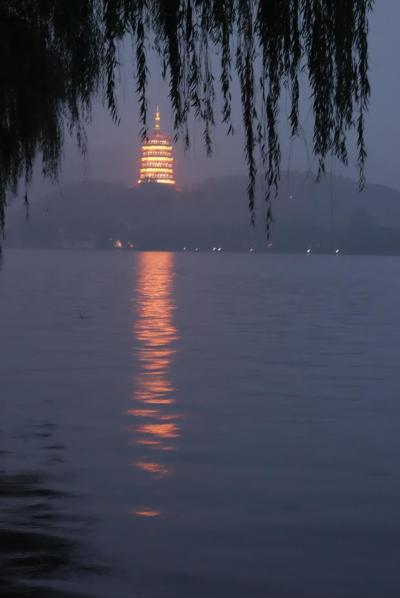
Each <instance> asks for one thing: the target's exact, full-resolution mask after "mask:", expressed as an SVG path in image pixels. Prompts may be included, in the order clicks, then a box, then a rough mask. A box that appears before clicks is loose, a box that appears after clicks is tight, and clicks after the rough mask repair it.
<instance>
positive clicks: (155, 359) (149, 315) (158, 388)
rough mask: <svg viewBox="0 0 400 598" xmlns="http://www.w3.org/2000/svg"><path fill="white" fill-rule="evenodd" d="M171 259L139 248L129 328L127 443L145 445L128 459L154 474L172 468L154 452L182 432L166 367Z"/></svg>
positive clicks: (173, 333)
mask: <svg viewBox="0 0 400 598" xmlns="http://www.w3.org/2000/svg"><path fill="white" fill-rule="evenodd" d="M174 259H175V258H174V255H173V254H172V253H142V254H138V276H137V286H136V322H135V325H134V328H133V334H134V338H135V346H136V347H137V360H138V363H139V365H140V371H139V374H138V376H137V377H136V383H135V391H134V397H133V399H134V401H135V402H136V406H135V408H133V409H129V410H128V411H127V414H128V415H129V416H131V417H133V418H135V420H136V424H135V426H134V432H135V437H134V439H132V442H131V443H134V444H136V445H138V446H140V447H142V449H143V451H144V453H143V454H142V455H141V456H140V458H139V459H138V460H136V461H135V462H134V463H133V464H132V465H133V467H135V468H137V469H138V470H140V471H142V472H145V473H146V474H149V475H152V476H157V477H165V476H167V475H170V473H171V469H170V468H169V467H168V466H167V465H165V464H163V463H161V462H160V459H159V458H158V459H155V458H154V455H155V454H156V453H155V452H156V451H160V453H159V457H160V456H161V455H162V454H164V455H165V452H166V451H171V450H173V449H174V448H175V447H174V446H173V443H174V441H176V439H177V438H179V436H180V435H181V428H180V424H179V421H180V418H181V416H180V414H178V413H176V412H172V411H171V407H172V406H173V405H174V403H175V397H174V393H175V388H174V386H173V383H172V380H171V379H170V368H171V365H172V362H173V357H174V354H175V343H176V341H177V339H178V331H177V329H176V327H175V325H174V322H173V313H174V310H175V304H174V300H173V282H174ZM145 451H147V452H145ZM131 513H132V514H136V515H138V516H146V517H147V516H150V513H157V515H159V514H160V512H159V511H158V510H152V509H149V510H147V509H141V510H137V511H132V512H131ZM151 516H153V515H151Z"/></svg>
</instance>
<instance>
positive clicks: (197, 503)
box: [0, 251, 400, 598]
mask: <svg viewBox="0 0 400 598" xmlns="http://www.w3.org/2000/svg"><path fill="white" fill-rule="evenodd" d="M399 341H400V259H399V258H372V257H347V256H338V257H336V256H309V257H307V256H278V255H256V254H246V255H245V254H236V255H234V254H224V253H222V254H200V253H199V254H172V253H142V254H140V253H137V254H135V253H118V252H114V253H107V252H98V253H96V252H62V251H59V252H53V253H49V252H40V251H32V252H23V251H20V252H18V251H7V252H6V255H5V260H4V263H3V267H2V271H1V272H0V405H1V418H0V463H1V467H0V587H1V592H0V594H1V596H3V595H4V596H14V595H16V596H20V595H25V593H24V592H23V589H24V588H25V590H26V592H27V594H26V595H29V596H38V597H42V596H43V597H46V596H55V597H56V596H57V597H59V596H60V597H61V596H70V595H72V596H96V597H105V598H130V597H139V596H140V597H142V598H213V597H216V598H236V597H237V598H239V597H240V598H242V597H249V598H253V597H254V598H258V597H263V598H269V597H270V598H282V597H285V598H286V597H288V598H289V597H290V598H292V597H296V598H298V597H301V598H303V597H304V598H306V597H307V598H330V597H335V598H336V597H340V598H342V597H343V598H344V597H349V598H356V597H362V598H366V597H373V598H377V597H381V596H382V597H385V598H391V597H393V598H398V596H399V595H400V571H399V561H400V508H399V505H400V468H399V461H400V401H399V391H400V367H399V364H400V347H399Z"/></svg>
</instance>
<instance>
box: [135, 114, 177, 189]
mask: <svg viewBox="0 0 400 598" xmlns="http://www.w3.org/2000/svg"><path fill="white" fill-rule="evenodd" d="M141 183H162V184H164V185H175V175H174V158H173V155H172V143H171V140H170V139H169V137H167V135H165V134H164V133H163V132H162V131H161V129H160V111H159V109H158V106H157V111H156V118H155V127H154V132H153V134H152V135H151V136H150V137H149V139H148V140H147V141H146V142H145V143H144V144H143V145H142V155H141V158H140V170H139V180H138V184H139V185H140V184H141Z"/></svg>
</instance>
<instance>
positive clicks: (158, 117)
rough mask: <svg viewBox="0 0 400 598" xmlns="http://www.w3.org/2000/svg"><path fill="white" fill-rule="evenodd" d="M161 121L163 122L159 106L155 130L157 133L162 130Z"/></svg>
mask: <svg viewBox="0 0 400 598" xmlns="http://www.w3.org/2000/svg"><path fill="white" fill-rule="evenodd" d="M160 120H161V117H160V110H159V109H158V106H157V109H156V118H155V121H156V125H155V130H156V131H159V130H160Z"/></svg>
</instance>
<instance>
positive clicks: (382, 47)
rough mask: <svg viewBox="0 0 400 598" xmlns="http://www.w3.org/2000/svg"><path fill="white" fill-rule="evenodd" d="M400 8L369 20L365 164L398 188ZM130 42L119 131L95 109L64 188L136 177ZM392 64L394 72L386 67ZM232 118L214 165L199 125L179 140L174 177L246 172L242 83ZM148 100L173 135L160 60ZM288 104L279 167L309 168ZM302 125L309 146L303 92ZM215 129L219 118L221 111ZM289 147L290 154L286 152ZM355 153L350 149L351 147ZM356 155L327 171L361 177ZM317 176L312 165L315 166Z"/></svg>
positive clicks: (384, 9) (382, 4) (379, 9)
mask: <svg viewBox="0 0 400 598" xmlns="http://www.w3.org/2000/svg"><path fill="white" fill-rule="evenodd" d="M399 18H400V5H399V2H398V1H397V0H377V1H376V2H375V8H374V12H373V15H372V16H371V20H370V37H369V44H370V46H369V47H370V82H371V89H372V93H371V101H370V110H369V115H368V117H367V147H368V160H367V167H366V175H367V182H371V183H372V182H378V183H382V184H386V185H389V186H392V187H395V188H397V189H400V171H399V168H398V155H399V139H400V119H399V118H398V117H397V113H398V106H397V104H398V98H399V96H400V64H399V62H398V61H397V60H394V57H395V56H397V55H398V54H399V50H400V42H399V38H398V21H399ZM129 51H130V49H129V44H126V47H125V49H124V51H123V53H122V55H121V62H122V68H121V85H120V91H119V104H118V107H119V114H120V117H121V123H120V126H119V127H116V126H114V125H113V124H112V122H111V119H110V116H109V113H108V111H107V109H106V108H104V107H103V106H102V105H101V102H98V103H97V104H96V105H95V108H94V111H93V119H92V123H91V125H90V126H89V127H88V141H89V145H88V149H89V151H88V155H87V157H86V161H85V162H84V161H83V160H82V157H81V155H80V154H79V152H78V151H77V150H76V147H75V145H74V143H72V142H71V141H68V142H67V144H66V151H65V159H64V164H63V169H62V174H61V177H60V181H59V184H60V185H62V184H63V183H66V182H70V181H77V180H85V179H86V180H93V179H94V180H106V181H113V182H119V183H122V184H125V185H132V184H133V183H134V182H135V179H136V175H137V165H138V156H139V148H140V141H139V138H138V131H139V125H138V110H137V101H136V96H135V92H134V82H133V79H132V76H131V73H132V70H131V65H130V64H129ZM389 65H390V66H389ZM233 91H234V93H233V119H234V124H235V126H236V134H235V136H234V137H233V138H232V137H229V138H227V137H226V131H225V128H224V127H222V126H220V125H218V124H217V126H216V127H215V130H214V155H213V158H214V159H213V160H210V159H209V158H207V156H206V153H205V150H204V146H203V143H202V128H201V123H194V124H193V125H192V127H191V140H192V146H191V148H190V150H189V152H187V153H186V154H185V152H184V151H183V144H182V142H179V143H178V144H177V147H176V149H175V152H176V157H177V158H178V160H177V164H178V168H177V178H178V182H179V183H180V184H181V185H190V184H192V183H196V182H198V181H200V180H204V179H206V178H208V177H210V176H223V175H232V174H242V173H243V174H244V173H245V172H246V164H245V161H244V156H243V133H242V124H241V106H240V101H239V94H238V90H237V83H236V82H235V81H234V85H233ZM148 98H149V122H150V123H151V124H152V123H153V116H154V111H155V107H156V104H157V103H158V104H159V106H160V110H161V117H162V128H163V130H164V131H165V132H166V133H168V134H171V132H172V119H171V112H170V108H169V102H168V87H167V84H166V83H164V82H162V80H161V77H160V74H159V66H158V62H154V63H153V64H152V66H151V73H150V85H149V90H148ZM285 103H286V98H285V96H283V100H282V112H281V121H282V127H281V142H282V149H283V152H282V154H283V158H282V169H284V170H285V169H288V167H289V168H290V169H291V170H306V169H307V168H308V162H307V152H306V149H305V143H304V141H303V140H297V141H295V142H294V143H292V145H291V144H290V139H289V133H288V129H287V127H286V125H285V123H284V120H285V114H286V112H287V110H286V106H285ZM301 106H302V123H303V127H304V130H305V133H306V136H307V143H308V145H309V146H310V147H311V145H312V135H311V125H312V121H311V117H310V116H308V117H307V114H309V102H308V91H307V89H306V90H303V97H302V101H301ZM216 116H217V123H218V120H220V119H218V117H219V116H220V113H216ZM290 145H291V149H290V151H289V148H290ZM350 148H351V144H350ZM355 162H356V158H355V154H354V152H350V165H349V168H348V169H344V168H343V167H342V166H341V165H339V164H338V163H337V161H335V160H333V161H331V160H330V159H328V161H327V169H328V171H330V170H332V172H333V173H336V174H339V173H343V174H344V175H345V176H349V177H351V178H353V179H356V178H357V170H356V168H355V166H354V165H355ZM311 166H312V168H313V170H314V171H315V161H312V162H311ZM48 188H49V185H48V184H47V183H46V184H45V185H43V184H41V183H40V182H39V180H37V181H36V182H35V185H34V191H35V194H36V193H38V194H40V193H41V192H42V191H44V190H45V189H48Z"/></svg>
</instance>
